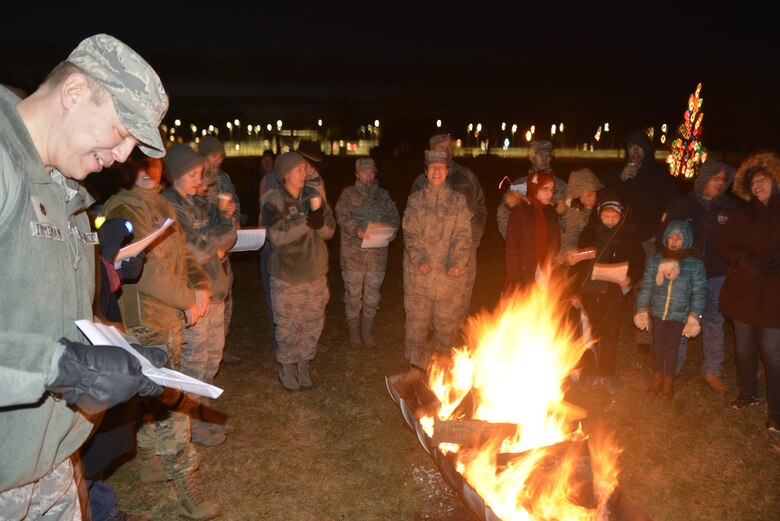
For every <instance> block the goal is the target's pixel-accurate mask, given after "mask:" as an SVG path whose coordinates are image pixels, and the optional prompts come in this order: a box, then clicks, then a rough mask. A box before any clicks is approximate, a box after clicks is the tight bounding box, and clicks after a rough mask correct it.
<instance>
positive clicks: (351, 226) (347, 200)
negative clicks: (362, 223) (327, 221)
mask: <svg viewBox="0 0 780 521" xmlns="http://www.w3.org/2000/svg"><path fill="white" fill-rule="evenodd" d="M353 192H354V189H353V188H352V187H350V186H348V187H347V188H345V189H344V191H343V192H341V195H340V196H339V200H338V201H336V208H335V212H336V222H337V223H338V225H339V228H340V229H341V233H343V234H346V235H349V236H352V237H357V236H358V229H359V223H358V221H357V219H355V218H354V217H352V209H353V208H354V207H355V201H354V200H353V198H352V194H353Z"/></svg>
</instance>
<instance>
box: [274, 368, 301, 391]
mask: <svg viewBox="0 0 780 521" xmlns="http://www.w3.org/2000/svg"><path fill="white" fill-rule="evenodd" d="M279 383H281V384H282V387H284V388H285V389H287V390H288V391H298V390H299V389H300V388H301V386H300V384H299V383H298V378H297V377H296V376H295V366H294V365H293V364H282V370H281V371H279Z"/></svg>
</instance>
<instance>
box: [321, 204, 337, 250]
mask: <svg viewBox="0 0 780 521" xmlns="http://www.w3.org/2000/svg"><path fill="white" fill-rule="evenodd" d="M322 217H323V218H324V219H325V224H324V225H323V226H322V228H320V229H319V230H317V235H319V236H320V239H324V240H326V241H327V240H328V239H330V238H331V237H333V234H334V233H336V219H335V218H334V217H333V210H332V209H331V207H330V205H329V204H328V200H327V199H325V197H323V198H322Z"/></svg>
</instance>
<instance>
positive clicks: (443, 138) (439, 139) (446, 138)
mask: <svg viewBox="0 0 780 521" xmlns="http://www.w3.org/2000/svg"><path fill="white" fill-rule="evenodd" d="M448 142H452V136H450V135H449V134H434V135H433V136H431V138H430V139H429V140H428V146H430V147H431V148H433V147H435V146H436V145H438V144H440V143H447V144H449V143H448Z"/></svg>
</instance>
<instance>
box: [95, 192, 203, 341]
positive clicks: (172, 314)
mask: <svg viewBox="0 0 780 521" xmlns="http://www.w3.org/2000/svg"><path fill="white" fill-rule="evenodd" d="M160 192H161V188H160V187H157V188H155V189H153V190H146V189H144V188H140V187H138V186H133V187H132V188H131V189H130V190H120V191H119V192H118V193H116V194H114V195H112V196H111V197H110V198H109V199H108V200H107V201H106V203H105V205H104V208H105V210H106V212H107V216H108V217H121V218H123V219H126V220H128V221H130V222H131V223H133V233H134V236H135V238H136V239H141V238H143V237H146V236H147V235H149V234H150V233H152V232H153V231H155V230H156V229H157V228H158V227H159V226H160V225H161V224H162V223H163V221H165V219H166V218H171V219H174V221H175V220H176V218H175V215H176V214H175V212H174V210H173V209H172V208H171V205H170V203H169V202H168V200H167V199H165V198H164V197H163V196H162V195H161V193H160ZM196 289H198V290H206V291H211V282H210V280H209V278H208V276H207V275H206V273H205V272H204V271H203V268H201V266H200V264H198V262H197V261H196V260H195V256H194V254H193V253H192V250H191V249H190V248H189V247H188V246H187V241H186V238H185V237H184V234H183V232H182V231H181V229H180V228H179V226H178V224H176V223H175V222H174V224H173V226H171V227H170V228H169V229H168V230H167V231H166V232H164V235H163V236H162V237H161V238H158V239H157V240H156V241H154V242H153V243H152V244H151V245H150V246H148V247H147V248H146V256H145V258H144V269H143V271H142V272H141V277H140V278H139V279H138V282H137V283H135V284H124V285H123V286H122V290H121V296H120V297H119V305H120V307H121V310H122V319H123V322H124V324H125V326H126V327H128V328H131V327H135V326H139V325H140V326H144V327H149V328H152V329H158V330H167V329H172V328H175V327H177V325H178V324H179V323H180V322H181V320H182V318H183V317H184V311H186V310H188V309H189V308H190V307H191V306H192V305H193V304H195V290H196Z"/></svg>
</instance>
